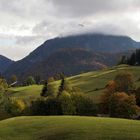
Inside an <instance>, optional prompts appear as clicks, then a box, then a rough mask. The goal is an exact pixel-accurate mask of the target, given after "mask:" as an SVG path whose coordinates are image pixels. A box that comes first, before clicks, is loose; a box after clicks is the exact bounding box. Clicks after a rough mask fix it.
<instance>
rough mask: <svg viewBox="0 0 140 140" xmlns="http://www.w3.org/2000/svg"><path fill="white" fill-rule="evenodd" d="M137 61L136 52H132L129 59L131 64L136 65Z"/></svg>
mask: <svg viewBox="0 0 140 140" xmlns="http://www.w3.org/2000/svg"><path fill="white" fill-rule="evenodd" d="M135 63H136V54H135V53H132V55H131V57H130V59H129V65H135Z"/></svg>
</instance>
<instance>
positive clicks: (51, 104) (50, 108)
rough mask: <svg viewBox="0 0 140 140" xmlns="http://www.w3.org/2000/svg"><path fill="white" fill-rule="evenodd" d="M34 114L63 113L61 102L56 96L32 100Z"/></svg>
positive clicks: (31, 108) (31, 107)
mask: <svg viewBox="0 0 140 140" xmlns="http://www.w3.org/2000/svg"><path fill="white" fill-rule="evenodd" d="M30 111H31V114H32V115H61V114H62V110H61V104H60V102H59V100H58V99H57V98H55V97H48V98H38V99H36V100H35V101H32V102H31V106H30Z"/></svg>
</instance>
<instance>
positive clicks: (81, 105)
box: [71, 93, 97, 116]
mask: <svg viewBox="0 0 140 140" xmlns="http://www.w3.org/2000/svg"><path fill="white" fill-rule="evenodd" d="M71 96H72V100H73V102H74V105H75V108H76V114H77V115H81V116H93V115H96V113H97V106H96V105H95V103H94V102H93V99H92V98H90V97H88V96H85V95H83V94H81V93H76V94H75V93H74V94H72V95H71Z"/></svg>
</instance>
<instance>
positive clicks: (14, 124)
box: [0, 116, 140, 140]
mask: <svg viewBox="0 0 140 140" xmlns="http://www.w3.org/2000/svg"><path fill="white" fill-rule="evenodd" d="M139 132H140V122H139V121H134V120H125V119H110V118H96V117H74V116H73V117H71V116H61V117H60V116H54V117H52V116H49V117H40V116H38V117H17V118H11V119H8V120H4V121H0V139H1V140H15V139H20V140H23V139H24V140H25V139H26V140H58V139H59V140H85V139H88V140H99V139H100V140H124V139H126V140H138V139H139V138H140V133H139Z"/></svg>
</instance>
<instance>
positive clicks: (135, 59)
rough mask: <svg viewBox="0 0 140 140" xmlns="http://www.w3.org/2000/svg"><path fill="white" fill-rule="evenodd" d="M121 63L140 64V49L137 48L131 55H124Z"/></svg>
mask: <svg viewBox="0 0 140 140" xmlns="http://www.w3.org/2000/svg"><path fill="white" fill-rule="evenodd" d="M119 64H128V65H132V66H134V65H140V49H137V50H136V51H135V52H133V53H132V54H131V56H130V57H128V56H125V55H123V56H122V58H121V61H120V62H119Z"/></svg>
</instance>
